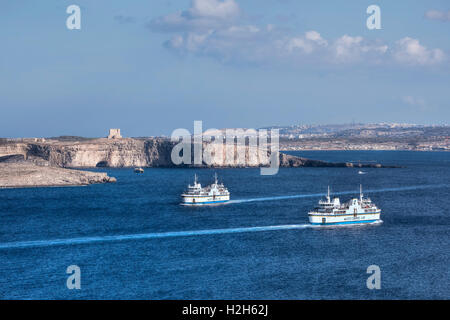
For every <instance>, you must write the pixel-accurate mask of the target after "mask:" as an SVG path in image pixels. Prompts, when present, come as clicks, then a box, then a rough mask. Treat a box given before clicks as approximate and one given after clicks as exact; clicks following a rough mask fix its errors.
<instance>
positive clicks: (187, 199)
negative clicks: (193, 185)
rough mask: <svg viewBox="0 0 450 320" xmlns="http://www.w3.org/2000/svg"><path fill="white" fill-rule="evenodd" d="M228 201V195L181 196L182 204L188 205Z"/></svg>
mask: <svg viewBox="0 0 450 320" xmlns="http://www.w3.org/2000/svg"><path fill="white" fill-rule="evenodd" d="M228 201H230V196H215V197H213V196H203V197H193V196H183V197H182V202H181V204H182V205H188V206H201V205H212V204H221V203H226V202H228Z"/></svg>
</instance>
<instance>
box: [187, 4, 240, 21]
mask: <svg viewBox="0 0 450 320" xmlns="http://www.w3.org/2000/svg"><path fill="white" fill-rule="evenodd" d="M188 11H189V13H190V14H191V16H192V17H195V18H219V19H224V20H225V19H230V18H235V17H237V16H238V15H239V14H240V9H239V6H238V5H237V3H236V2H234V0H224V1H219V0H193V1H192V7H191V8H190V9H189V10H188Z"/></svg>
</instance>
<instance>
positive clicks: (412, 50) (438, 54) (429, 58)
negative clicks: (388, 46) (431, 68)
mask: <svg viewBox="0 0 450 320" xmlns="http://www.w3.org/2000/svg"><path fill="white" fill-rule="evenodd" d="M393 55H394V58H395V60H397V61H398V62H400V63H404V64H410V65H432V64H437V63H440V62H442V61H444V60H445V54H444V52H443V51H442V50H441V49H428V48H427V47H425V46H422V45H421V44H420V42H419V40H417V39H413V38H410V37H405V38H403V39H400V40H398V41H397V42H396V47H395V49H394V52H393Z"/></svg>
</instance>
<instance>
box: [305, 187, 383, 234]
mask: <svg viewBox="0 0 450 320" xmlns="http://www.w3.org/2000/svg"><path fill="white" fill-rule="evenodd" d="M380 214H381V210H380V209H379V208H378V207H377V206H376V205H375V204H374V203H373V202H372V201H371V200H370V199H369V198H364V196H363V193H362V187H361V186H360V190H359V199H358V198H353V199H351V200H350V201H348V202H346V203H344V204H341V202H340V200H339V198H337V197H335V198H333V200H331V197H330V187H328V194H327V196H326V198H325V200H320V201H319V206H318V207H316V208H314V210H313V211H311V212H309V213H308V216H309V222H310V223H311V224H314V225H338V224H362V223H372V222H378V221H381V220H380Z"/></svg>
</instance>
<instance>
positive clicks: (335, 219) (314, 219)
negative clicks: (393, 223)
mask: <svg viewBox="0 0 450 320" xmlns="http://www.w3.org/2000/svg"><path fill="white" fill-rule="evenodd" d="M378 220H380V213H379V212H378V213H372V214H358V215H356V216H355V215H309V222H310V223H311V224H313V225H343V224H363V223H373V222H376V221H378Z"/></svg>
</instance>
